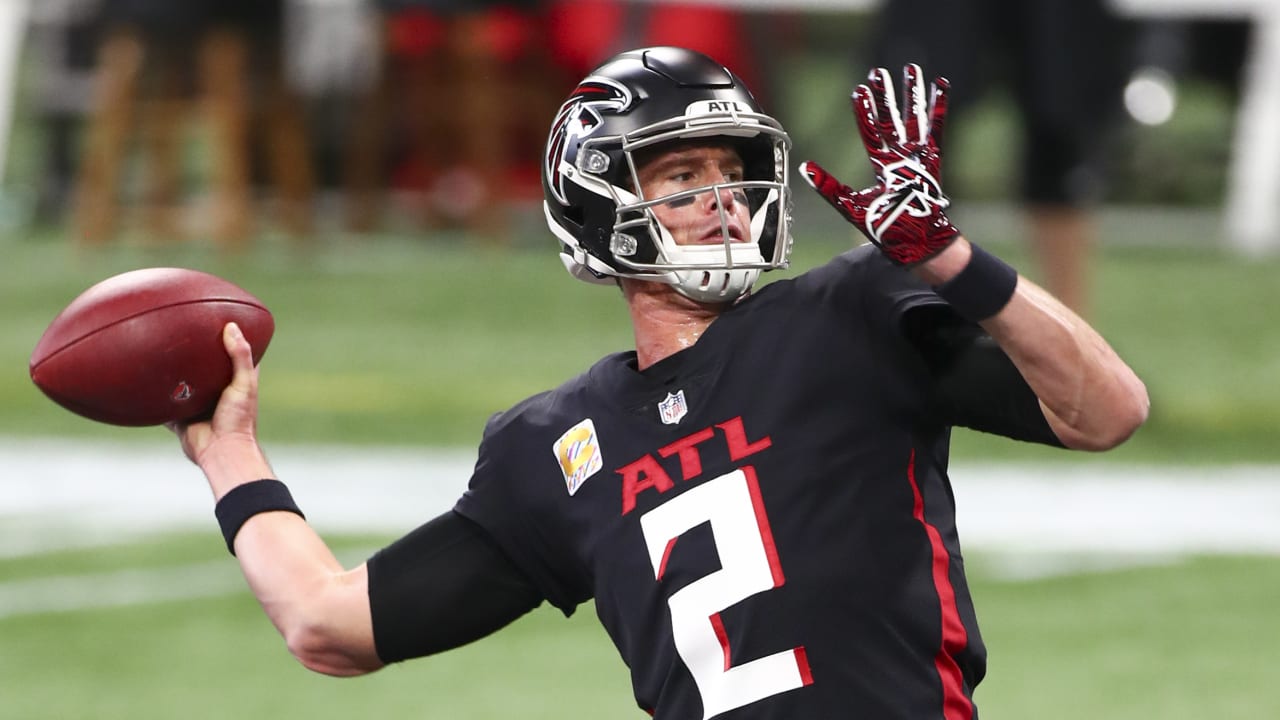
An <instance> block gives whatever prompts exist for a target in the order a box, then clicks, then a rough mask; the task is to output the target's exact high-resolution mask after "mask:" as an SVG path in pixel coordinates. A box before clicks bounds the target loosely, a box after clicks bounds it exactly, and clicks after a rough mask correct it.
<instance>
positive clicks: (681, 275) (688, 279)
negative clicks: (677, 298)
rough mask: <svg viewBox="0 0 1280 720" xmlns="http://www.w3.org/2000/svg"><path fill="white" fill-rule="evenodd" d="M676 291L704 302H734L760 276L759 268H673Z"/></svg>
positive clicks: (691, 298) (752, 285)
mask: <svg viewBox="0 0 1280 720" xmlns="http://www.w3.org/2000/svg"><path fill="white" fill-rule="evenodd" d="M671 274H672V275H674V276H675V277H676V281H675V282H674V283H672V286H673V287H675V289H676V292H678V293H680V294H681V295H684V296H685V297H687V298H689V299H690V300H696V301H698V302H704V303H723V302H732V301H734V300H737V299H738V298H740V297H742V296H743V295H745V294H746V293H747V292H748V291H750V290H751V288H752V287H754V286H755V284H756V280H757V279H759V278H760V271H759V270H758V269H757V270H723V269H716V270H673V271H671Z"/></svg>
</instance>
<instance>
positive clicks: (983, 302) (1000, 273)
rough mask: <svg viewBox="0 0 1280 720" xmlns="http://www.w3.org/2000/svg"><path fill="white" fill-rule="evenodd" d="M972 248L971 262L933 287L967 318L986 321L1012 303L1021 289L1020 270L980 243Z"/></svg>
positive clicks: (971, 245)
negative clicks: (1010, 300)
mask: <svg viewBox="0 0 1280 720" xmlns="http://www.w3.org/2000/svg"><path fill="white" fill-rule="evenodd" d="M970 247H972V248H973V255H972V256H971V257H970V258H969V264H968V265H965V266H964V269H963V270H961V271H960V274H959V275H956V276H955V277H953V278H951V279H950V280H948V281H946V282H944V283H942V284H941V285H938V286H937V287H935V288H934V289H933V290H934V292H936V293H938V296H939V297H941V298H942V299H943V300H946V301H947V302H948V303H950V304H951V307H952V308H954V309H955V311H956V312H958V313H960V314H961V315H962V316H964V317H965V318H966V319H968V320H972V321H974V322H982V321H983V320H986V319H987V318H989V317H991V316H992V315H995V314H996V313H998V312H1000V311H1001V310H1003V309H1004V306H1005V305H1008V304H1009V299H1010V298H1012V297H1013V292H1014V290H1016V289H1017V288H1018V271H1017V270H1014V269H1013V268H1012V267H1010V266H1009V265H1008V264H1007V263H1005V261H1003V260H1001V259H1000V258H998V257H996V256H995V255H992V254H991V253H989V252H987V251H986V250H983V249H982V248H980V247H978V246H977V245H973V244H970Z"/></svg>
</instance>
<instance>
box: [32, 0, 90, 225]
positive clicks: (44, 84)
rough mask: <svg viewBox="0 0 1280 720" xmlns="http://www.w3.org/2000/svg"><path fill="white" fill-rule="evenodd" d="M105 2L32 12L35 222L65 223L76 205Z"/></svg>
mask: <svg viewBox="0 0 1280 720" xmlns="http://www.w3.org/2000/svg"><path fill="white" fill-rule="evenodd" d="M99 2H100V0H45V1H44V2H39V3H34V4H32V6H31V7H30V10H31V17H30V27H29V28H28V31H27V48H28V54H29V57H30V58H31V60H32V65H33V70H34V73H33V77H32V80H31V92H30V102H31V105H32V109H31V114H32V117H34V118H35V120H36V122H37V123H38V124H39V127H40V143H41V144H42V148H41V151H40V153H39V155H38V163H39V164H38V166H37V167H36V169H35V178H34V179H33V183H34V185H35V195H36V197H35V206H34V208H33V219H34V220H35V221H36V222H37V223H39V224H41V225H49V224H56V223H61V222H62V212H63V209H64V208H66V207H68V206H69V205H70V202H71V194H72V187H73V185H74V183H75V174H76V168H77V167H79V159H78V158H77V157H76V148H77V147H79V138H80V132H81V129H82V126H83V124H84V118H85V117H86V116H87V115H88V114H89V112H90V111H91V108H92V102H91V99H92V95H93V70H94V60H95V56H94V49H95V48H96V47H97V44H98V25H99V20H100V18H99V13H98V4H99Z"/></svg>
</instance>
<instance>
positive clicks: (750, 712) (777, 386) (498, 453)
mask: <svg viewBox="0 0 1280 720" xmlns="http://www.w3.org/2000/svg"><path fill="white" fill-rule="evenodd" d="M940 302H941V300H940V299H939V298H937V296H936V295H934V294H933V293H932V291H930V290H929V288H927V287H926V286H924V285H923V284H921V283H920V282H919V281H917V280H915V279H914V277H913V276H912V275H911V274H910V273H908V272H906V271H905V270H903V269H901V268H898V267H895V266H892V265H890V264H889V263H888V261H886V260H885V259H884V258H883V257H882V256H881V255H880V254H879V253H878V252H876V251H875V250H874V248H872V247H871V246H863V247H862V248H859V249H856V250H853V251H851V252H848V253H845V254H844V255H841V256H840V257H838V258H836V259H834V260H833V261H831V262H830V263H828V264H826V265H824V266H822V267H820V268H817V269H815V270H812V271H810V272H807V273H805V274H803V275H800V276H799V277H797V278H794V279H789V280H782V281H778V282H775V283H772V284H770V285H768V286H766V287H764V288H763V289H761V290H760V291H759V292H758V293H756V294H755V295H753V296H751V297H750V298H748V299H746V300H744V301H742V302H740V303H738V304H737V305H735V306H734V307H733V308H732V309H730V310H728V311H726V312H725V313H724V314H722V315H721V316H720V317H718V318H717V319H716V320H715V321H714V322H713V323H712V324H711V325H710V326H709V327H708V329H707V330H706V331H705V333H704V334H703V335H702V337H701V338H700V339H699V340H698V342H697V343H696V344H695V345H693V346H692V347H690V348H688V349H685V350H683V351H681V352H679V353H677V354H676V355H673V356H671V357H670V358H667V359H665V360H663V361H662V362H660V363H658V364H656V365H654V366H653V367H652V368H649V369H647V370H646V371H645V372H643V373H641V372H638V371H637V369H636V359H635V354H634V353H620V354H616V355H611V356H608V357H606V358H604V359H603V360H601V361H600V362H598V363H597V364H596V365H594V366H593V367H592V368H591V369H590V370H588V371H587V372H586V373H585V374H583V375H581V376H579V377H577V378H575V379H573V380H571V381H569V382H567V383H565V384H564V385H562V386H561V387H559V388H557V389H556V390H553V391H551V392H547V393H543V394H540V395H537V396H535V397H533V398H530V399H528V400H526V401H525V402H523V403H521V404H520V405H517V406H516V407H514V408H512V409H511V410H509V411H508V412H505V413H502V414H500V415H497V416H495V417H494V418H493V419H492V420H491V421H490V422H489V425H488V427H487V428H486V431H485V436H484V440H483V443H482V444H481V447H480V454H479V459H478V462H477V465H476V468H475V474H474V475H473V477H472V479H471V484H470V487H469V489H468V490H467V492H466V494H465V495H464V496H463V497H462V498H461V499H460V500H459V502H458V504H457V507H456V508H455V509H456V510H457V511H458V512H459V513H461V514H463V515H465V516H466V517H468V518H470V519H472V520H473V521H475V522H476V523H477V524H479V525H480V526H481V527H482V528H483V529H484V530H485V531H487V532H488V533H489V534H490V535H491V536H492V537H493V539H494V540H496V542H497V543H498V544H499V545H500V546H501V547H502V548H503V549H504V550H505V551H506V553H508V554H509V555H510V557H511V558H512V560H513V561H514V562H515V563H516V565H518V566H519V567H520V568H521V569H523V570H524V572H525V573H527V574H528V575H529V577H530V578H531V579H532V580H533V581H534V582H535V583H536V584H537V585H538V587H539V588H540V589H541V591H542V592H543V593H544V594H545V596H546V598H547V599H548V600H549V601H550V602H551V603H553V604H554V605H555V606H556V607H558V608H560V609H561V610H562V611H564V612H565V613H566V614H567V613H570V612H572V611H573V610H574V608H575V607H576V606H577V605H578V604H580V603H582V602H585V601H587V600H590V599H592V598H594V600H595V604H596V610H597V613H598V615H599V617H600V620H601V621H602V623H603V625H604V627H605V629H606V630H607V632H608V633H609V635H610V637H611V638H612V639H613V641H614V643H615V644H616V645H617V647H618V650H619V651H620V653H621V655H622V657H623V659H624V661H625V662H626V663H627V665H628V667H629V668H630V671H631V675H632V683H633V687H634V690H635V697H636V701H637V702H638V703H639V705H640V706H641V707H642V708H643V709H645V710H647V711H649V712H650V713H652V714H653V715H654V716H655V717H657V718H667V719H672V720H685V719H687V718H697V717H703V718H708V717H717V718H726V719H741V718H752V719H753V720H755V719H763V718H778V719H786V720H794V719H795V718H810V719H821V718H851V717H858V718H878V719H888V718H910V719H911V720H919V719H921V718H940V719H942V718H945V719H946V720H952V719H954V718H970V717H976V711H975V710H974V707H973V704H972V699H971V698H972V691H973V688H974V686H975V685H977V683H978V682H979V681H980V680H981V679H982V677H983V674H984V672H985V667H986V653H985V649H984V647H983V644H982V640H981V637H980V636H979V633H978V626H977V622H976V619H975V617H974V611H973V606H972V601H971V598H970V594H969V589H968V587H967V585H966V581H965V577H964V564H963V560H962V557H961V552H960V544H959V540H958V538H957V535H956V528H955V508H954V501H953V497H952V491H951V487H950V484H949V481H948V478H947V454H948V442H949V433H950V428H949V426H948V425H947V424H946V423H945V422H944V421H943V420H941V419H939V418H938V417H936V413H935V412H934V411H933V410H931V408H932V407H933V405H932V403H931V401H930V397H929V395H930V392H931V383H930V378H929V375H928V370H927V367H926V364H925V363H924V361H923V360H922V358H921V357H920V355H919V353H918V352H917V350H916V349H915V348H914V347H913V346H912V345H911V344H910V343H908V342H907V341H906V339H905V338H904V337H903V335H902V332H901V322H900V320H901V318H902V317H903V315H904V313H905V312H907V310H909V309H910V308H913V307H919V306H922V305H927V304H935V303H940Z"/></svg>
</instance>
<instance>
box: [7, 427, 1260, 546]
mask: <svg viewBox="0 0 1280 720" xmlns="http://www.w3.org/2000/svg"><path fill="white" fill-rule="evenodd" d="M474 459H475V455H474V453H473V452H472V451H470V450H462V451H440V450H412V449H370V448H331V447H289V446H286V447H281V448H277V449H275V450H273V451H272V453H271V460H272V464H273V465H274V467H275V468H276V471H277V472H278V473H280V476H281V477H282V478H284V479H285V480H286V481H287V482H288V483H289V485H290V487H291V488H292V489H293V493H294V496H295V497H296V498H297V499H298V502H299V504H300V505H301V506H302V507H303V509H304V510H305V511H306V512H307V515H308V518H309V519H310V520H311V521H312V523H313V524H314V525H315V526H316V527H317V529H319V530H320V531H321V532H322V533H324V532H376V533H388V534H399V533H401V532H404V531H407V530H409V529H411V528H413V527H415V526H416V525H417V524H419V523H420V522H422V521H424V520H426V519H428V518H431V517H432V516H434V515H436V514H437V513H439V512H442V511H444V510H445V509H447V508H449V507H450V506H452V505H453V502H454V501H455V500H456V499H457V497H458V495H459V494H461V492H462V491H463V489H464V488H465V487H466V482H467V478H468V476H469V475H470V472H471V466H472V464H473V463H474ZM0 472H2V473H3V475H4V477H5V481H4V492H3V493H0V557H3V556H13V555H21V554H26V553H30V552H38V551H44V550H49V549H52V548H56V547H69V546H82V545H94V544H102V543H105V542H119V541H121V540H122V539H128V538H130V537H136V536H138V535H141V534H150V533H155V532H162V531H169V530H177V529H196V530H198V529H201V528H207V529H209V531H210V532H216V529H215V526H214V521H213V512H212V502H211V499H210V497H209V494H208V490H207V489H206V487H205V485H204V482H203V480H202V478H201V477H200V474H199V471H198V470H196V468H195V467H194V466H192V465H190V464H189V463H188V462H187V461H186V460H185V459H184V458H183V457H182V455H181V453H180V452H179V450H178V448H177V444H176V443H174V444H172V445H170V444H168V443H157V444H140V445H133V444H130V445H124V446H121V445H108V444H102V443H86V442H78V441H69V440H61V439H35V440H32V439H20V440H19V439H0ZM952 480H953V484H954V486H955V492H956V497H957V503H958V506H959V517H958V523H959V527H960V533H961V538H962V540H963V542H964V546H965V548H966V550H968V551H973V550H988V551H992V552H999V553H1013V552H1031V553H1037V554H1039V553H1051V552H1057V553H1073V552H1074V553H1103V554H1106V553H1110V554H1116V555H1124V554H1145V553H1151V554H1160V553H1166V554H1167V553H1184V552H1223V553H1231V552H1239V553H1267V554H1272V553H1280V522H1278V521H1277V518H1280V467H1275V466H1265V465H1238V466H1216V467H1195V468H1180V467H1164V466H1118V465H1114V464H1109V463H1104V462H1098V461H1085V462H1082V463H1077V464H1066V463H1064V464H1060V465H1059V464H1044V465H1035V466H1019V465H1012V464H974V463H958V464H956V466H955V467H954V468H953V469H952Z"/></svg>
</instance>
